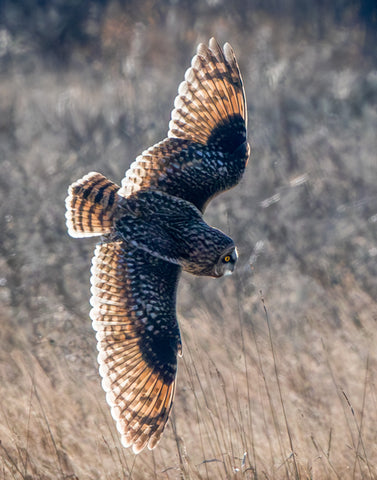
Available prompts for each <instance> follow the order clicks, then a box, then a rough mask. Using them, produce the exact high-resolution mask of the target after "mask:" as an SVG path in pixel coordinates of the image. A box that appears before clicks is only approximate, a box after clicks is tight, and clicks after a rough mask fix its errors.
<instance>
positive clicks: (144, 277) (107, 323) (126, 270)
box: [66, 38, 250, 453]
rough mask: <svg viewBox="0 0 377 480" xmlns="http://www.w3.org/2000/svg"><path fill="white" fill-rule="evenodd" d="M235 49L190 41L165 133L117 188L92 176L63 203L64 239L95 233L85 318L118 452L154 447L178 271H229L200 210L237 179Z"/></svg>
mask: <svg viewBox="0 0 377 480" xmlns="http://www.w3.org/2000/svg"><path fill="white" fill-rule="evenodd" d="M246 128H247V111H246V99H245V93H244V88H243V84H242V79H241V74H240V71H239V67H238V64H237V61H236V58H235V56H234V53H233V50H232V48H231V47H230V45H229V44H228V43H226V44H225V45H224V48H223V49H221V47H220V46H219V45H218V43H217V42H216V41H215V39H213V38H212V39H211V40H210V42H209V46H206V45H204V44H200V45H199V46H198V49H197V53H196V55H195V56H194V58H193V59H192V63H191V67H190V68H189V69H188V70H187V71H186V73H185V79H184V81H183V82H182V83H181V84H180V86H179V89H178V96H177V97H176V99H175V102H174V109H173V111H172V114H171V121H170V123H169V131H168V134H167V138H165V139H164V140H162V141H161V142H160V143H157V144H156V145H154V146H153V147H151V148H149V149H148V150H146V151H144V152H143V153H142V154H141V155H140V156H139V157H137V158H136V160H135V161H134V163H132V164H131V166H130V168H129V170H128V171H127V172H126V175H125V178H124V179H123V181H122V183H121V186H118V185H116V184H115V183H113V182H111V181H110V180H108V179H107V178H106V177H104V176H103V175H101V174H100V173H95V172H92V173H89V174H88V175H86V176H85V177H83V178H82V179H80V180H78V181H77V182H75V183H73V184H72V185H71V186H70V187H69V189H68V197H67V199H66V223H67V227H68V232H69V234H70V235H71V236H72V237H91V236H101V239H100V242H99V244H98V245H97V246H96V249H95V252H94V257H93V261H92V268H91V295H92V296H91V300H90V304H91V307H92V308H91V311H90V318H91V320H92V325H93V328H94V330H95V331H96V338H97V347H98V351H99V353H98V363H99V372H100V375H101V377H102V386H103V389H104V390H105V392H106V400H107V402H108V404H109V405H110V409H111V413H112V416H113V418H114V419H115V421H116V425H117V428H118V430H119V432H120V435H121V441H122V444H123V445H124V446H125V447H130V446H132V449H133V451H134V452H135V453H139V452H140V451H142V450H143V449H144V448H145V447H146V446H148V448H149V449H153V448H154V447H155V446H156V445H157V443H158V442H159V440H160V438H161V435H162V433H163V431H164V428H165V426H166V423H167V421H168V418H169V414H170V411H171V408H172V403H173V399H174V393H175V387H176V374H177V356H178V355H181V352H182V344H181V338H180V333H179V326H178V322H177V316H176V294H177V284H178V280H179V276H180V273H181V271H182V270H184V271H186V272H189V273H192V274H194V275H207V276H212V277H221V276H222V275H226V274H230V273H232V271H233V269H234V266H235V264H236V261H237V250H236V247H235V244H234V242H233V240H232V239H231V238H229V237H228V236H227V235H225V234H224V233H222V232H221V231H220V230H217V229H216V228H213V227H211V226H209V225H208V224H207V223H206V222H205V221H204V220H203V212H204V210H205V208H206V205H207V203H208V202H209V200H210V199H211V198H213V197H214V196H215V195H217V194H219V193H220V192H222V191H225V190H228V189H229V188H231V187H233V186H235V185H236V184H237V183H238V182H239V181H240V179H241V177H242V175H243V173H244V170H245V167H246V164H247V161H248V158H249V151H250V147H249V144H248V142H247V136H246Z"/></svg>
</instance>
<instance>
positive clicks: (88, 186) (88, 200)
mask: <svg viewBox="0 0 377 480" xmlns="http://www.w3.org/2000/svg"><path fill="white" fill-rule="evenodd" d="M118 190H119V187H118V185H116V184H115V183H113V182H111V181H110V180H108V179H107V178H106V177H104V176H103V175H101V174H100V173H96V172H91V173H88V175H85V177H83V178H81V179H80V180H77V182H75V183H73V184H72V185H71V186H70V187H69V188H68V197H67V198H66V200H65V205H66V209H67V211H66V214H65V217H66V223H67V228H68V233H69V234H70V235H71V236H72V237H76V238H77V237H92V236H95V235H104V234H106V233H110V232H111V231H112V227H113V218H114V213H115V210H116V207H117V201H118V198H117V197H118V194H117V191H118Z"/></svg>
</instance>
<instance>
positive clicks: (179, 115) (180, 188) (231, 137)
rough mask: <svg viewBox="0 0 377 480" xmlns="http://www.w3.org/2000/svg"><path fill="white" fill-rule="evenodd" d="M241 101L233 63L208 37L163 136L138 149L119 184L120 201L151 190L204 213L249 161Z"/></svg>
mask: <svg viewBox="0 0 377 480" xmlns="http://www.w3.org/2000/svg"><path fill="white" fill-rule="evenodd" d="M246 128H247V109H246V98H245V92H244V88H243V84H242V79H241V74H240V71H239V68H238V64H237V60H236V58H235V56H234V53H233V50H232V48H231V46H230V45H229V44H225V45H224V50H222V49H221V48H220V46H219V45H218V44H217V42H216V41H215V40H214V39H213V38H212V39H211V40H210V42H209V47H207V46H206V45H204V44H200V45H199V46H198V50H197V54H196V55H195V56H194V58H193V59H192V64H191V67H190V68H189V69H188V70H187V71H186V74H185V80H184V81H183V82H182V83H181V85H180V86H179V89H178V96H177V97H176V99H175V102H174V110H173V111H172V116H171V121H170V124H169V132H168V138H166V139H165V140H163V141H162V142H160V143H158V144H156V145H154V146H153V147H151V148H149V149H148V150H146V151H144V152H143V153H142V155H140V156H139V157H138V158H137V159H136V160H135V162H134V163H133V164H132V165H131V167H130V169H129V170H128V171H127V172H126V176H125V178H124V179H123V181H122V187H121V189H120V190H119V192H118V193H119V194H120V195H123V196H125V197H128V196H130V195H132V194H133V193H134V192H136V191H138V190H141V189H149V188H155V189H158V190H161V191H164V192H166V193H169V194H171V195H175V196H177V197H181V198H183V199H185V200H188V201H190V202H191V203H193V204H194V205H195V206H196V207H197V208H199V209H200V210H202V211H203V210H204V208H205V205H206V204H207V202H208V201H209V200H210V199H211V198H212V197H213V196H214V195H216V194H217V193H219V192H221V191H224V190H227V189H229V188H231V187H232V186H234V185H236V184H237V183H238V182H239V180H240V178H241V176H242V174H243V172H244V170H245V166H246V163H247V160H248V157H249V150H250V149H249V145H248V143H247V139H246Z"/></svg>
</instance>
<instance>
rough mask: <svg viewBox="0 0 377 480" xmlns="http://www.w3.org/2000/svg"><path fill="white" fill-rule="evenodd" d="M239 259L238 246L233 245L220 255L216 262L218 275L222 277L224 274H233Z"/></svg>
mask: <svg viewBox="0 0 377 480" xmlns="http://www.w3.org/2000/svg"><path fill="white" fill-rule="evenodd" d="M237 259H238V253H237V248H236V247H234V246H232V247H230V248H227V249H226V250H225V251H224V252H223V253H222V254H221V256H220V259H219V261H218V262H217V264H216V267H215V272H216V275H217V276H219V277H221V276H223V275H231V274H232V273H233V270H234V267H235V266H236V262H237Z"/></svg>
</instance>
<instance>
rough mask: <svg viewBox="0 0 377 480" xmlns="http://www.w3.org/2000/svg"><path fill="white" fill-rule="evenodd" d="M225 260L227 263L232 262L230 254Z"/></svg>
mask: <svg viewBox="0 0 377 480" xmlns="http://www.w3.org/2000/svg"><path fill="white" fill-rule="evenodd" d="M224 262H226V263H228V262H230V255H227V256H226V257H224Z"/></svg>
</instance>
